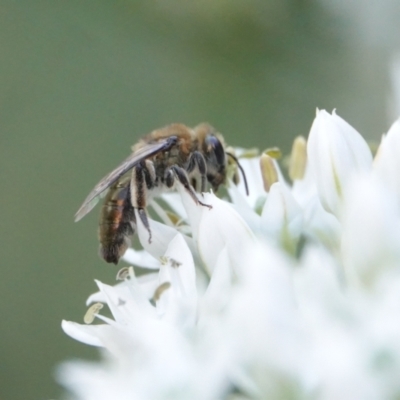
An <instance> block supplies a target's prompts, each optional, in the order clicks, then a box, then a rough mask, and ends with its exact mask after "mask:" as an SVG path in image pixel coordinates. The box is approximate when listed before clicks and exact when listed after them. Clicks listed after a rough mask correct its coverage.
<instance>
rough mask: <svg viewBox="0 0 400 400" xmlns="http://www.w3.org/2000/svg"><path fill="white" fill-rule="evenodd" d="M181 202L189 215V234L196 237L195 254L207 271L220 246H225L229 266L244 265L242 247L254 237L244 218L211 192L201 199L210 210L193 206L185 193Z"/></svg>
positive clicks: (251, 241) (210, 268) (216, 256)
mask: <svg viewBox="0 0 400 400" xmlns="http://www.w3.org/2000/svg"><path fill="white" fill-rule="evenodd" d="M181 195H182V199H183V204H184V205H185V207H186V210H187V212H188V215H189V220H190V224H191V226H192V230H193V236H194V237H195V238H197V244H198V249H199V254H200V257H201V259H202V260H203V262H204V264H205V266H206V268H207V269H208V271H209V272H210V271H212V270H213V269H214V266H215V263H216V262H217V259H218V257H219V253H220V251H221V249H222V248H223V247H224V246H225V245H226V246H227V248H228V253H229V256H230V257H231V259H232V265H233V268H235V270H236V272H239V270H240V269H241V268H244V265H245V260H243V255H244V251H243V250H244V249H246V248H247V247H248V246H251V245H253V244H254V243H255V237H254V234H253V233H252V231H251V230H250V228H249V227H248V225H247V224H246V223H245V221H244V220H243V219H242V218H241V217H240V215H239V214H238V213H237V212H236V211H235V210H234V209H233V208H232V206H231V205H230V204H228V203H227V202H225V201H223V200H220V199H218V198H217V197H216V196H215V195H214V194H212V193H205V194H204V197H203V198H202V201H204V203H206V204H210V205H211V206H212V209H208V208H206V207H201V206H197V205H196V204H193V203H194V202H193V200H192V199H191V198H190V197H188V196H187V195H186V194H185V193H182V194H181Z"/></svg>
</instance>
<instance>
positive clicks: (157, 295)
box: [150, 282, 171, 304]
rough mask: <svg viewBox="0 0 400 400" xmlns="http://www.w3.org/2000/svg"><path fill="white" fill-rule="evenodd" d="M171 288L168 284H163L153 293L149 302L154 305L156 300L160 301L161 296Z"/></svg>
mask: <svg viewBox="0 0 400 400" xmlns="http://www.w3.org/2000/svg"><path fill="white" fill-rule="evenodd" d="M170 287H171V283H170V282H164V283H162V284H161V285H160V286H158V287H157V289H156V290H155V291H154V294H153V297H152V298H151V300H150V302H151V303H152V304H155V303H156V302H157V301H158V300H160V297H161V295H162V294H163V293H164V292H165V291H166V290H168V289H169V288H170Z"/></svg>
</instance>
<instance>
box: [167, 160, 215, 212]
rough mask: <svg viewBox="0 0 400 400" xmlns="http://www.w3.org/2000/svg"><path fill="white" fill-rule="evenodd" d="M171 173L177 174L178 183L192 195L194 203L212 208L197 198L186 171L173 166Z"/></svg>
mask: <svg viewBox="0 0 400 400" xmlns="http://www.w3.org/2000/svg"><path fill="white" fill-rule="evenodd" d="M170 171H172V172H173V173H174V174H175V176H176V178H177V179H178V181H179V182H180V183H181V184H182V185H183V187H184V188H185V190H186V191H187V192H188V193H189V194H190V196H191V197H192V199H193V200H194V202H195V203H196V204H200V205H201V206H204V207H208V208H210V209H211V208H212V206H211V205H209V204H205V203H203V202H201V201H200V200H199V199H198V198H197V196H196V192H195V191H194V189H193V187H192V186H191V185H190V183H189V179H188V176H187V174H186V171H185V170H184V169H183V168H181V167H179V166H178V165H173V166H172V167H171V169H170ZM167 173H168V174H169V175H170V173H169V172H167Z"/></svg>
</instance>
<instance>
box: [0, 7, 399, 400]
mask: <svg viewBox="0 0 400 400" xmlns="http://www.w3.org/2000/svg"><path fill="white" fill-rule="evenodd" d="M393 4H394V3H393ZM364 6H366V7H364ZM399 20H400V15H399V13H398V9H396V8H394V6H392V4H391V3H390V2H389V1H383V0H382V1H379V2H376V1H375V2H374V1H371V2H369V1H365V2H363V1H362V0H359V1H356V0H354V1H347V2H345V1H343V2H340V1H312V0H309V1H306V0H303V1H301V0H287V1H281V0H279V1H278V0H275V1H274V0H265V1H262V0H250V1H244V0H243V1H241V0H230V1H228V0H220V1H215V0H197V1H195V2H186V1H183V0H182V1H179V0H162V1H161V0H159V1H145V0H143V1H139V0H138V1H133V0H131V1H129V0H125V1H124V0H120V1H118V0H116V1H110V0H97V1H89V0H68V1H59V0H47V1H44V0H42V1H40V0H39V1H35V0H19V1H7V0H0V49H1V62H0V121H1V122H0V126H1V130H0V183H1V188H2V189H1V215H0V224H1V227H2V229H1V237H0V246H1V256H2V257H1V271H2V278H1V279H0V296H1V298H0V299H1V301H0V316H1V325H0V399H2V400H5V399H41V398H42V399H46V398H52V397H57V396H58V397H59V396H60V393H61V391H60V389H59V388H57V385H56V384H55V383H54V380H53V376H52V374H53V371H54V367H55V366H56V365H57V364H58V363H59V362H60V361H62V360H66V359H70V358H77V357H80V358H89V357H93V356H94V355H95V354H96V352H95V351H94V350H93V349H90V348H88V347H87V346H84V345H81V344H79V343H76V342H74V341H73V340H72V339H69V338H68V337H66V336H65V335H64V334H63V332H62V331H61V328H60V322H61V319H63V318H65V319H70V320H75V321H81V320H82V316H83V314H84V313H85V309H86V308H85V305H84V301H85V299H86V297H87V296H88V295H89V294H90V293H91V292H93V291H94V290H95V285H94V283H93V279H94V278H98V279H100V280H103V281H106V282H113V279H114V276H115V273H116V268H115V267H113V266H109V265H106V264H105V263H104V262H102V261H101V260H100V259H99V258H98V256H97V246H98V245H97V239H96V226H97V215H98V211H95V212H93V213H92V214H90V215H89V216H88V217H87V218H85V219H84V220H83V221H82V222H80V223H79V224H74V223H73V215H74V213H75V211H76V209H77V208H78V206H79V205H80V203H81V202H82V200H83V199H84V197H85V196H86V195H87V193H88V191H89V190H90V189H92V187H93V185H94V184H95V183H96V182H97V180H98V179H99V178H101V177H102V176H103V175H104V174H105V173H107V172H109V170H111V169H112V168H113V167H114V166H116V165H117V164H118V163H119V162H120V161H121V160H122V159H123V158H125V157H126V156H127V155H128V154H129V148H130V145H132V144H133V143H134V142H135V141H136V140H137V139H138V137H140V135H142V134H144V133H146V132H148V131H149V130H152V129H154V128H156V127H159V126H162V125H165V124H167V123H171V122H184V123H186V124H188V125H195V124H197V123H199V122H201V121H208V122H210V123H212V124H213V125H215V126H216V127H218V128H219V130H220V131H221V132H223V133H224V135H225V137H226V139H227V141H228V142H229V143H231V144H233V145H240V146H249V147H251V146H258V147H261V148H265V147H269V146H273V145H278V146H280V147H281V148H283V150H285V151H288V150H289V149H290V142H291V140H292V139H293V138H294V137H295V136H296V135H298V134H303V135H307V133H308V130H309V128H310V125H311V122H312V120H313V117H314V115H315V109H316V107H320V108H326V109H328V110H331V109H332V108H335V107H336V108H337V109H338V113H339V114H340V115H341V116H343V117H344V118H346V119H347V120H348V121H349V122H350V123H352V124H353V125H354V126H355V127H356V128H357V129H358V130H359V131H360V132H362V133H363V134H364V135H366V137H367V138H369V139H375V140H377V139H378V138H379V136H380V135H381V134H382V132H384V131H386V130H387V128H388V126H389V120H388V115H387V110H388V100H389V99H390V95H391V91H390V90H391V81H390V76H389V74H388V71H389V63H390V60H391V57H392V52H393V48H395V47H396V46H397V43H396V41H395V40H396V37H398V32H397V24H398V21H399Z"/></svg>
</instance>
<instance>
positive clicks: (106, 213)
mask: <svg viewBox="0 0 400 400" xmlns="http://www.w3.org/2000/svg"><path fill="white" fill-rule="evenodd" d="M130 192H131V191H130V177H127V176H125V177H122V178H120V179H119V180H118V181H117V182H116V183H114V184H113V185H112V186H111V187H110V189H109V191H108V194H107V196H106V198H105V201H104V203H103V206H102V209H101V214H100V222H99V240H100V255H101V256H102V257H103V258H104V260H105V261H107V262H109V263H114V264H118V260H119V259H120V257H121V256H122V255H123V254H124V253H125V251H126V249H127V248H128V246H129V244H130V240H129V237H130V236H132V235H133V233H134V228H135V226H136V221H135V213H134V210H133V207H132V204H131V193H130Z"/></svg>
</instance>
